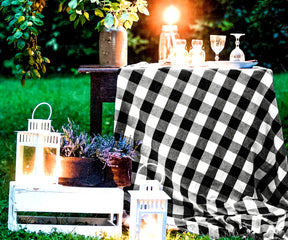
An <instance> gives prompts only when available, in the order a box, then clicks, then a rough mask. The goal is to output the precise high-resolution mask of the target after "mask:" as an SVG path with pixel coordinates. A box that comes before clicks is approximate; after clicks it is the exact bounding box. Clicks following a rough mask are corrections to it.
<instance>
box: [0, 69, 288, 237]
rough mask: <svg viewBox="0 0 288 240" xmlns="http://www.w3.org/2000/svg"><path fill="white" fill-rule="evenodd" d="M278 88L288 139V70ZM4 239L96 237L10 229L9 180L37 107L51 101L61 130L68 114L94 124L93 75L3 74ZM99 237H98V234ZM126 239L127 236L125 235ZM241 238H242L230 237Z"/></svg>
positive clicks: (108, 125)
mask: <svg viewBox="0 0 288 240" xmlns="http://www.w3.org/2000/svg"><path fill="white" fill-rule="evenodd" d="M274 79H275V92H276V96H277V102H278V106H279V110H280V116H281V119H282V125H283V132H284V137H285V140H286V142H287V139H288V137H287V136H288V73H282V74H275V75H274ZM0 96H1V98H0V156H1V158H0V211H1V215H0V239H93V238H84V237H83V236H75V235H72V234H66V235H65V234H59V233H52V234H50V235H47V234H46V235H45V234H34V233H27V232H25V231H23V230H22V231H18V232H10V231H8V230H7V215H8V191H9V182H10V181H11V180H14V172H15V169H14V167H15V156H16V133H15V131H18V130H27V123H28V122H27V119H29V118H31V115H32V111H33V109H34V107H35V106H36V105H37V104H39V103H40V102H48V103H49V104H50V105H51V106H52V108H53V113H52V117H51V119H52V125H53V127H54V128H55V129H58V130H60V131H61V126H62V125H63V124H64V123H67V118H70V119H72V120H74V121H75V122H76V123H77V124H79V125H80V126H81V128H82V129H83V130H85V131H86V132H89V130H90V129H89V124H90V76H89V75H80V76H77V77H75V76H69V77H63V76H59V77H54V78H48V79H42V80H29V81H26V84H25V87H22V86H21V84H20V81H16V80H13V79H8V78H3V77H2V78H1V77H0ZM48 115H49V109H48V108H47V107H45V106H43V107H40V108H39V109H38V110H37V111H36V113H35V118H44V119H45V118H47V117H48ZM113 117H114V104H113V103H107V104H105V106H104V110H103V134H112V133H113ZM169 234H170V236H169V237H168V238H167V239H186V240H189V239H209V237H208V236H202V237H199V236H196V235H193V234H186V233H173V234H172V233H169ZM94 239H97V238H94ZM122 239H127V236H124V237H123V238H122ZM229 239H241V238H237V237H235V238H229Z"/></svg>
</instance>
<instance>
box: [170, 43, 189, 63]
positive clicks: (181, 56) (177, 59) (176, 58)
mask: <svg viewBox="0 0 288 240" xmlns="http://www.w3.org/2000/svg"><path fill="white" fill-rule="evenodd" d="M187 56H188V52H187V50H186V40H185V39H176V41H175V47H174V54H173V64H174V65H186V62H187V61H186V60H187Z"/></svg>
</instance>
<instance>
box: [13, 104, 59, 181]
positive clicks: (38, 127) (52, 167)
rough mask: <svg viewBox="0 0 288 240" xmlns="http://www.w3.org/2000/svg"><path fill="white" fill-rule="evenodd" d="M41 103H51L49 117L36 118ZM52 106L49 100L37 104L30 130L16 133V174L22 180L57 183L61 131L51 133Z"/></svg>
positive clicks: (18, 179) (29, 120) (29, 123)
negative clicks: (35, 114) (45, 118)
mask: <svg viewBox="0 0 288 240" xmlns="http://www.w3.org/2000/svg"><path fill="white" fill-rule="evenodd" d="M40 105H48V106H49V108H50V115H49V117H48V119H47V120H44V119H34V113H35V111H36V109H37V108H38V107H39V106H40ZM51 114H52V108H51V106H50V105H49V104H48V103H40V104H38V105H37V106H36V107H35V109H34V111H33V113H32V119H28V131H18V132H17V151H16V176H15V180H16V182H19V183H24V182H25V183H33V184H39V183H40V184H42V183H58V175H59V169H60V162H59V161H60V137H61V134H60V133H55V132H51V120H50V117H51Z"/></svg>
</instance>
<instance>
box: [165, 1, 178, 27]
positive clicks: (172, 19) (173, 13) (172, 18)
mask: <svg viewBox="0 0 288 240" xmlns="http://www.w3.org/2000/svg"><path fill="white" fill-rule="evenodd" d="M179 15H180V13H179V10H178V9H177V8H175V7H174V6H172V5H171V6H170V7H169V8H167V9H166V10H165V12H164V20H165V22H167V23H168V24H170V25H172V24H173V23H176V22H177V21H178V20H179Z"/></svg>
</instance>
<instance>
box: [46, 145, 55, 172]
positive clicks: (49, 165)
mask: <svg viewBox="0 0 288 240" xmlns="http://www.w3.org/2000/svg"><path fill="white" fill-rule="evenodd" d="M56 153H57V149H56V148H51V147H45V148H44V150H43V159H44V174H45V176H47V177H50V176H51V177H52V176H54V175H55V172H56Z"/></svg>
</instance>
